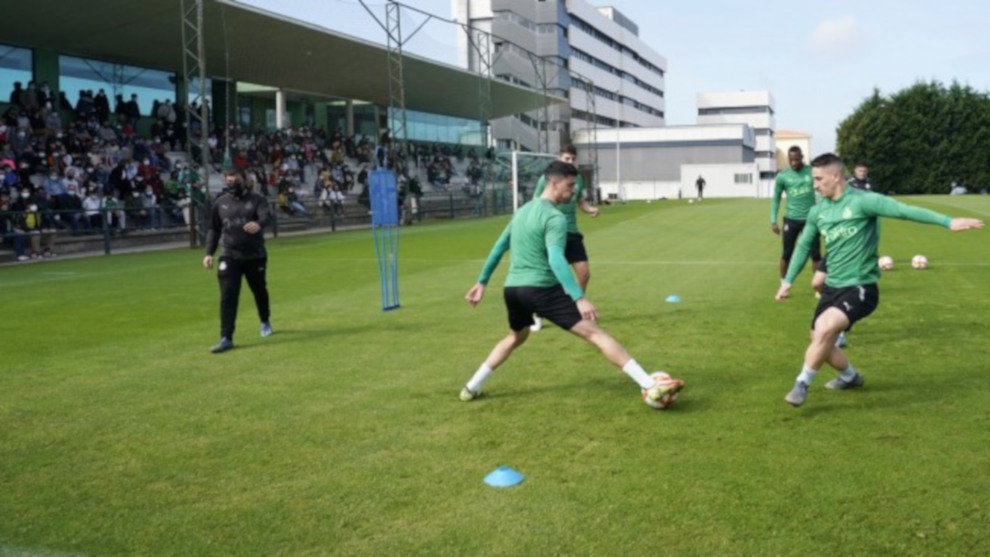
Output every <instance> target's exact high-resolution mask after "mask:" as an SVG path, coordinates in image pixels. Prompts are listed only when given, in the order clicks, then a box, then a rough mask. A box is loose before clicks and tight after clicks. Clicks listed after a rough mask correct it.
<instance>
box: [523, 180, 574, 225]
mask: <svg viewBox="0 0 990 557" xmlns="http://www.w3.org/2000/svg"><path fill="white" fill-rule="evenodd" d="M546 187H547V178H546V176H540V179H539V181H537V182H536V189H535V190H533V199H537V198H539V197H540V196H541V195H543V190H544V189H546ZM583 198H584V178H583V177H582V176H581V175H580V174H578V175H577V177H576V179H575V180H574V195H572V196H571V200H570V201H568V202H566V203H558V204H557V205H556V207H557V209H558V210H559V211H560V212H561V213H564V217H566V218H567V231H568V232H571V233H573V234H578V233H580V231H579V230H578V226H577V206H578V202H579V201H580V200H581V199H583Z"/></svg>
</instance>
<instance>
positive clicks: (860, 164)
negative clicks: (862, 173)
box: [853, 161, 870, 168]
mask: <svg viewBox="0 0 990 557" xmlns="http://www.w3.org/2000/svg"><path fill="white" fill-rule="evenodd" d="M859 166H862V167H863V168H869V167H870V165H868V164H866V163H865V162H863V161H859V162H858V163H856V164H854V165H853V168H856V167H859Z"/></svg>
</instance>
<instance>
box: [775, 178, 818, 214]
mask: <svg viewBox="0 0 990 557" xmlns="http://www.w3.org/2000/svg"><path fill="white" fill-rule="evenodd" d="M784 192H787V206H786V207H785V208H784V218H785V219H792V220H805V219H807V218H808V211H810V210H811V207H812V206H814V204H815V183H814V180H813V179H812V177H811V167H808V166H802V167H801V170H794V169H793V168H788V169H787V170H781V171H780V172H778V173H777V179H776V180H774V187H773V201H772V202H771V204H770V224H776V223H777V213H778V212H780V196H781V194H783V193H784Z"/></svg>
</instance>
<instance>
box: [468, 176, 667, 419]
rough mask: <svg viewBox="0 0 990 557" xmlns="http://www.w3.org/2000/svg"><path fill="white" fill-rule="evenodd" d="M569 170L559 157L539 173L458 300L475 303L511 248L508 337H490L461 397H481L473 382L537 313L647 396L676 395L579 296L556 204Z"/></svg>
mask: <svg viewBox="0 0 990 557" xmlns="http://www.w3.org/2000/svg"><path fill="white" fill-rule="evenodd" d="M577 175H578V171H577V168H575V167H574V166H573V165H571V164H568V163H566V162H563V161H554V162H553V163H551V164H550V165H549V166H548V167H547V169H546V172H545V174H544V176H545V178H546V188H545V189H544V190H543V194H542V195H541V196H540V197H539V198H537V199H534V200H532V201H530V202H529V203H527V204H525V205H523V206H522V207H521V208H520V209H519V210H518V211H517V212H516V214H515V215H514V216H513V217H512V220H511V221H510V222H509V224H508V226H506V227H505V230H504V231H503V232H502V235H501V236H499V238H498V240H497V241H496V242H495V246H494V247H492V251H491V253H490V254H489V255H488V260H487V261H486V262H485V266H484V268H483V269H482V271H481V275H480V276H479V277H478V283H477V284H475V285H474V286H473V287H471V290H469V291H468V293H467V295H465V299H466V300H467V302H468V303H469V304H471V306H472V307H473V306H476V305H477V304H478V303H479V302H481V299H482V297H484V295H485V287H486V285H487V284H488V279H489V278H490V277H491V275H492V272H494V270H495V268H496V267H497V266H498V263H499V261H500V260H501V259H502V255H503V254H505V252H506V251H507V250H511V254H510V260H509V273H508V276H507V277H506V279H505V289H504V291H503V297H504V298H505V306H506V309H507V310H508V317H509V334H508V335H507V336H506V337H505V338H504V339H502V340H501V341H499V342H498V344H496V345H495V347H494V348H493V349H492V351H491V353H490V354H489V355H488V358H486V359H485V361H484V363H482V364H481V367H479V368H478V371H476V372H475V373H474V375H473V376H472V377H471V379H470V380H469V381H468V382H467V385H466V386H465V387H464V389H463V390H462V391H461V400H463V401H465V402H467V401H470V400H473V399H475V398H477V397H478V396H480V395H481V385H482V384H483V383H484V382H485V379H487V378H488V376H489V375H491V374H492V372H493V371H494V370H495V369H496V368H497V367H498V366H500V365H501V364H502V363H503V362H505V361H506V360H507V359H508V358H509V356H510V355H511V354H512V351H513V350H515V349H516V348H518V347H519V346H521V345H522V344H523V343H524V342H526V339H527V338H528V337H529V333H530V329H529V327H530V325H532V324H533V314H538V315H541V316H543V317H544V318H546V319H549V320H550V321H551V322H553V323H554V324H556V325H557V326H559V327H560V328H561V329H564V330H566V331H570V332H571V333H573V334H575V335H577V336H579V337H581V338H583V339H584V340H586V341H588V342H590V343H591V344H593V345H594V346H595V347H596V348H598V349H599V350H600V351H601V353H602V354H603V355H604V356H605V358H607V359H608V361H610V362H612V363H613V364H615V365H616V366H618V367H620V368H622V371H623V372H625V373H626V374H627V375H628V376H629V377H631V378H632V379H633V381H635V382H636V383H637V384H638V385H639V386H640V387H641V388H642V389H646V390H647V396H648V397H649V398H650V399H651V400H654V401H655V400H659V399H660V398H661V397H663V396H664V395H666V394H670V393H676V392H677V391H679V390H680V389H681V387H682V386H683V385H684V382H683V381H680V380H673V381H671V380H667V381H663V382H657V381H655V380H654V379H653V378H652V377H650V376H649V375H648V374H647V373H646V371H644V370H643V368H642V367H640V365H639V364H638V363H636V360H634V359H633V358H632V357H630V356H629V353H628V352H626V349H625V348H623V347H622V345H621V344H619V343H618V341H616V340H615V339H614V338H612V336H611V335H609V334H608V333H607V332H605V330H604V329H602V328H601V327H599V326H598V324H597V323H596V322H597V320H598V312H597V310H596V309H595V306H594V305H592V303H591V302H590V301H589V300H588V299H587V298H585V297H584V292H583V291H582V289H581V287H580V286H578V284H577V282H576V281H575V280H574V275H573V274H572V273H571V269H570V267H569V266H568V264H567V259H566V258H565V257H564V246H565V244H566V242H567V220H566V219H565V217H564V215H563V213H561V212H560V211H559V210H557V208H556V205H557V204H560V203H566V202H568V201H569V200H570V199H571V197H572V196H573V195H574V183H575V179H576V177H577Z"/></svg>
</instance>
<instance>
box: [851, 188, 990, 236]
mask: <svg viewBox="0 0 990 557" xmlns="http://www.w3.org/2000/svg"><path fill="white" fill-rule="evenodd" d="M862 205H863V208H864V209H865V210H866V211H867V212H868V213H870V214H874V215H877V216H881V217H890V218H895V219H902V220H910V221H914V222H920V223H923V224H936V225H939V226H943V227H945V228H948V229H949V230H952V231H953V232H958V231H960V230H969V229H970V228H983V221H982V220H979V219H967V218H956V219H954V218H952V217H949V216H947V215H943V214H941V213H936V212H935V211H931V210H929V209H925V208H923V207H915V206H914V205H908V204H906V203H901V202H900V201H897V200H896V199H893V198H890V197H887V196H885V195H879V194H874V195H866V196H863V203H862Z"/></svg>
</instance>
